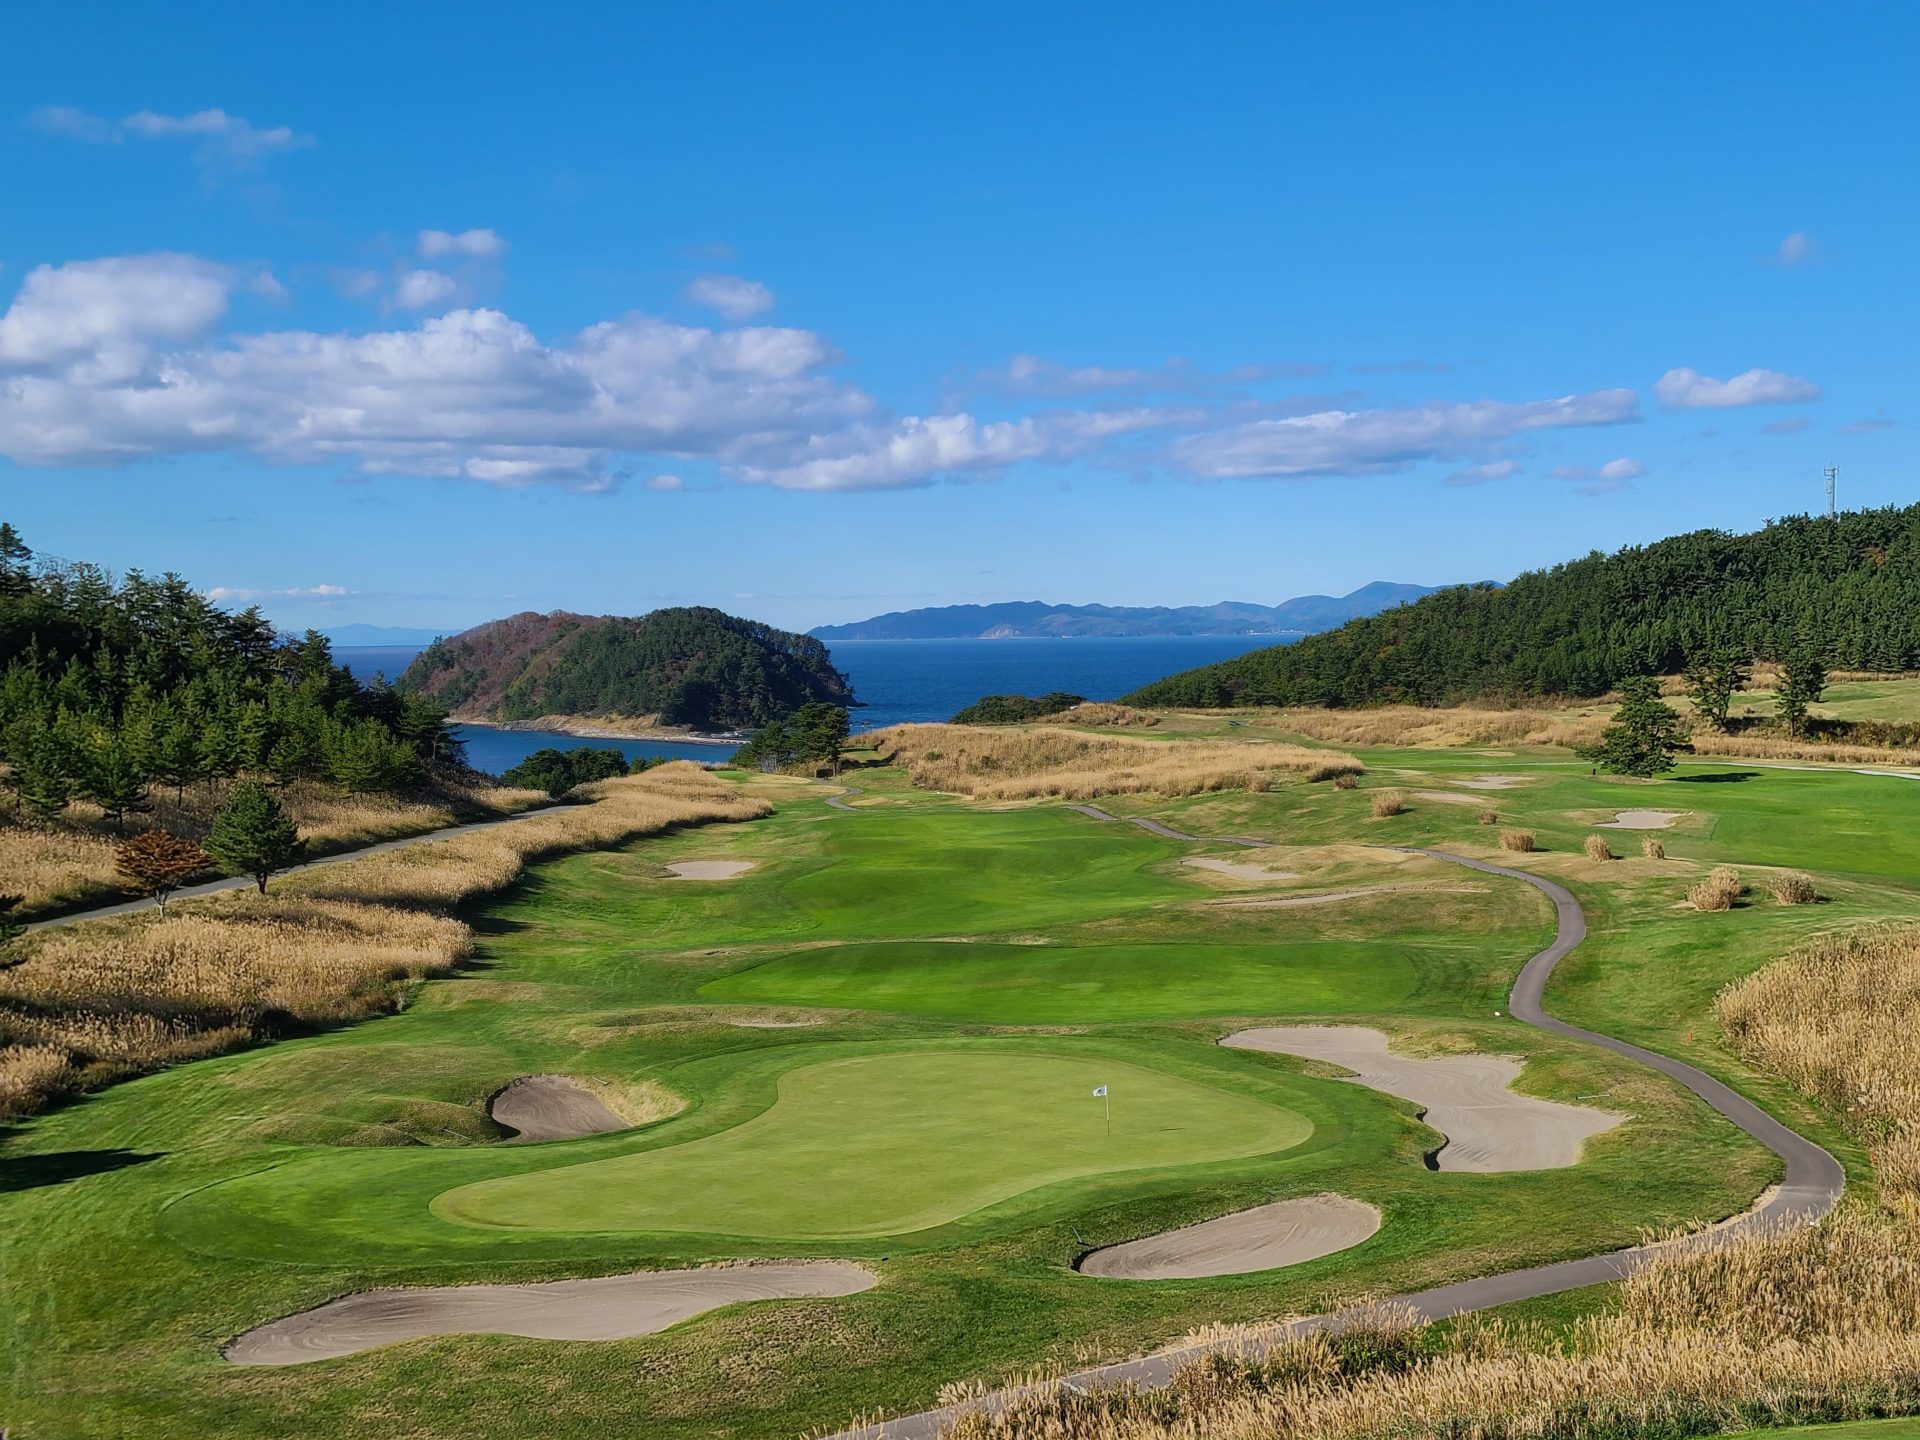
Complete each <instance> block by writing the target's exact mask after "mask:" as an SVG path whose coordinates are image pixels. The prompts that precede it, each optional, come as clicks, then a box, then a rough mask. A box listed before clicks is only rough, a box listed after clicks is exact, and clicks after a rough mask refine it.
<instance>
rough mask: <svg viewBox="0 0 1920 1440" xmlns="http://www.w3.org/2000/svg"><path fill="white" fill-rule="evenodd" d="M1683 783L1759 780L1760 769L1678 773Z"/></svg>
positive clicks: (1700, 783)
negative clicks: (1706, 773)
mask: <svg viewBox="0 0 1920 1440" xmlns="http://www.w3.org/2000/svg"><path fill="white" fill-rule="evenodd" d="M1673 778H1674V780H1675V781H1676V782H1677V783H1679V784H1681V785H1731V784H1734V783H1736V782H1738V781H1741V780H1758V779H1759V778H1760V772H1759V771H1758V770H1722V771H1719V772H1718V773H1716V774H1712V775H1676V776H1674V777H1673Z"/></svg>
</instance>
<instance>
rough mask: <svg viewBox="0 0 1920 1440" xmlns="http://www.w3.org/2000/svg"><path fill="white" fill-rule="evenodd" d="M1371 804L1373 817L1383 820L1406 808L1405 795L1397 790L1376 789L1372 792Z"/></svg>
mask: <svg viewBox="0 0 1920 1440" xmlns="http://www.w3.org/2000/svg"><path fill="white" fill-rule="evenodd" d="M1372 805H1373V818H1374V819H1376V820H1385V819H1386V818H1388V817H1389V816H1391V815H1398V814H1400V813H1401V812H1402V811H1404V810H1405V809H1406V808H1407V797H1406V796H1405V795H1404V794H1402V793H1401V792H1400V791H1398V790H1376V791H1374V792H1373V800H1372Z"/></svg>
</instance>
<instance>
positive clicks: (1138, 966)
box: [700, 940, 1415, 1025]
mask: <svg viewBox="0 0 1920 1440" xmlns="http://www.w3.org/2000/svg"><path fill="white" fill-rule="evenodd" d="M1414 984H1415V965H1414V960H1413V958H1412V956H1411V954H1410V953H1409V950H1408V948H1407V947H1405V946H1402V945H1397V944H1394V943H1391V942H1374V941H1349V940H1305V941H1292V942H1288V943H1284V944H1277V945H1276V944H1263V945H1253V944H1220V943H1204V944H1147V945H961V944H937V943H928V942H924V941H901V942H895V943H891V944H874V945H836V946H832V947H830V948H825V949H814V950H803V951H799V952H797V953H795V954H792V955H784V956H781V957H780V958H778V959H775V960H770V961H768V962H767V963H766V964H764V965H758V966H755V967H754V968H753V969H751V970H743V971H740V972H739V973H737V974H733V975H727V976H723V977H721V978H720V979H717V980H713V981H710V982H709V983H708V984H706V985H704V986H702V987H701V992H700V993H701V995H702V996H703V997H705V998H707V999H710V1000H720V1001H727V1002H753V1003H777V1004H783V1005H819V1006H831V1007H835V1008H840V1009H849V1010H887V1011H892V1012H894V1013H897V1014H902V1015H930V1016H936V1017H939V1018H941V1019H947V1020H981V1021H988V1022H993V1023H999V1024H1014V1025H1035V1024H1058V1023H1094V1022H1100V1021H1117V1020H1157V1019H1169V1018H1184V1017H1189V1016H1194V1017H1198V1016H1205V1015H1253V1014H1260V1015H1269V1014H1271V1015H1324V1014H1350V1013H1357V1012H1362V1011H1377V1010H1391V1009H1394V1008H1397V1007H1398V1006H1399V1005H1400V1004H1401V1003H1402V1002H1403V1001H1405V1000H1406V998H1407V996H1408V995H1410V994H1411V993H1412V991H1413V988H1414Z"/></svg>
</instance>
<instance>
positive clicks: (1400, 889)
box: [1214, 885, 1487, 910]
mask: <svg viewBox="0 0 1920 1440" xmlns="http://www.w3.org/2000/svg"><path fill="white" fill-rule="evenodd" d="M1486 893H1487V887H1486V886H1484V885H1358V886H1355V887H1354V888H1353V889H1351V890H1321V891H1318V892H1316V893H1314V894H1312V895H1276V896H1274V897H1272V898H1271V899H1266V900H1217V901H1215V902H1214V903H1215V904H1217V905H1219V906H1220V907H1222V908H1223V909H1227V910H1290V909H1292V908H1293V907H1294V906H1296V905H1332V904H1334V903H1335V902H1337V901H1341V900H1358V899H1359V898H1360V897H1361V896H1363V895H1405V894H1417V895H1484V894H1486Z"/></svg>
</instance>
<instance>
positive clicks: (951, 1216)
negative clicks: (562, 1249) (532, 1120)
mask: <svg viewBox="0 0 1920 1440" xmlns="http://www.w3.org/2000/svg"><path fill="white" fill-rule="evenodd" d="M1100 1085H1106V1086H1108V1087H1109V1093H1110V1099H1111V1100H1112V1108H1113V1130H1112V1134H1111V1135H1109V1134H1108V1133H1107V1129H1106V1122H1105V1106H1104V1105H1103V1103H1102V1101H1101V1100H1100V1099H1098V1098H1096V1097H1095V1096H1094V1095H1093V1093H1092V1092H1093V1090H1094V1088H1095V1087H1097V1086H1100ZM1312 1129H1313V1127H1312V1125H1311V1124H1310V1123H1309V1122H1308V1121H1307V1120H1306V1119H1305V1118H1304V1117H1302V1116H1300V1115H1299V1114H1297V1113H1295V1112H1294V1111H1292V1110H1288V1109H1286V1108H1284V1107H1282V1106H1278V1105H1273V1104H1269V1103H1267V1102H1265V1101H1262V1100H1256V1099H1253V1098H1251V1097H1249V1096H1246V1095H1241V1094H1236V1093H1233V1092H1231V1091H1226V1090H1221V1089H1217V1088H1215V1087H1213V1086H1211V1085H1205V1084H1201V1083H1199V1082H1197V1081H1192V1080H1185V1079H1181V1078H1179V1077H1177V1076H1173V1075H1168V1074H1165V1073H1163V1072H1161V1071H1158V1070H1151V1069H1147V1068H1145V1067H1142V1066H1137V1065H1128V1064H1124V1063H1120V1062H1116V1061H1111V1060H1102V1059H1098V1058H1095V1057H1081V1056H1064V1055H1047V1054H1035V1053H1033V1052H1031V1051H1018V1052H1016V1051H993V1052H988V1051H984V1050H980V1049H969V1050H948V1049H926V1050H918V1051H912V1052H904V1053H893V1054H883V1055H863V1056H858V1057H853V1058H849V1059H846V1060H831V1061H827V1062H825V1063H823V1064H819V1065H809V1066H805V1067H802V1068H800V1069H797V1070H792V1071H789V1072H788V1073H787V1074H785V1075H784V1076H782V1077H781V1080H780V1086H779V1098H778V1099H777V1100H776V1101H775V1103H774V1104H773V1106H772V1107H771V1108H769V1109H767V1110H765V1111H763V1112H762V1113H761V1114H759V1115H757V1116H755V1117H754V1118H753V1119H752V1120H749V1121H748V1122H746V1123H745V1124H743V1125H739V1126H736V1127H735V1128H733V1129H731V1130H727V1131H724V1132H722V1133H721V1134H718V1135H711V1136H708V1137H706V1138H705V1139H701V1140H695V1141H690V1142H689V1143H687V1144H684V1145H675V1146H669V1147H667V1148H664V1149H658V1150H646V1151H641V1152H639V1153H637V1154H631V1155H621V1156H616V1157H613V1158H611V1159H606V1160H596V1161H591V1162H588V1163H586V1164H581V1165H568V1166H563V1167H559V1168H556V1169H552V1170H541V1171H536V1172H534V1173H531V1174H525V1175H514V1176H506V1177H502V1178H499V1179H494V1180H485V1181H481V1182H479V1183H477V1184H472V1185H464V1186H461V1187H459V1188H457V1189H454V1190H450V1191H448V1192H446V1193H445V1194H443V1195H441V1196H440V1197H439V1198H438V1199H436V1200H435V1201H434V1203H433V1210H434V1213H435V1214H436V1215H438V1216H439V1217H440V1218H442V1219H445V1220H452V1221H456V1222H461V1223H465V1224H469V1225H484V1226H493V1227H505V1228H512V1229H532V1230H567V1231H612V1230H631V1231H645V1232H692V1233H706V1234H721V1235H742V1236H747V1235H751V1236H778V1237H782V1238H817V1239H823V1240H824V1239H848V1238H855V1237H862V1236H878V1235H902V1234H908V1233H911V1232H913V1231H915V1230H924V1229H927V1228H929V1227H931V1226H935V1225H941V1224H945V1223H946V1222H948V1221H952V1220H957V1219H959V1218H960V1217H961V1216H963V1215H968V1214H971V1213H973V1212H974V1211H976V1210H981V1209H984V1208H986V1207H987V1206H989V1205H993V1204H996V1203H997V1202H999V1201H1002V1200H1006V1199H1010V1198H1012V1197H1013V1196H1016V1195H1021V1194H1024V1193H1026V1192H1027V1191H1029V1190H1034V1189H1038V1188H1039V1187H1041V1186H1044V1185H1051V1184H1055V1183H1058V1182H1060V1181H1065V1180H1073V1179H1077V1178H1081V1177H1084V1176H1091V1175H1100V1174H1111V1173H1118V1172H1122V1171H1128V1170H1145V1169H1153V1168H1159V1167H1168V1166H1182V1165H1197V1164H1204V1163H1207V1162H1209V1161H1218V1160H1232V1159H1240V1158H1244V1157H1247V1156H1252V1155H1262V1154H1267V1153H1270V1152H1273V1151H1278V1150H1285V1149H1289V1148H1291V1147H1292V1146H1295V1145H1298V1144H1300V1143H1301V1142H1302V1141H1304V1140H1305V1139H1306V1138H1307V1137H1308V1136H1309V1135H1310V1134H1311V1133H1312Z"/></svg>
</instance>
